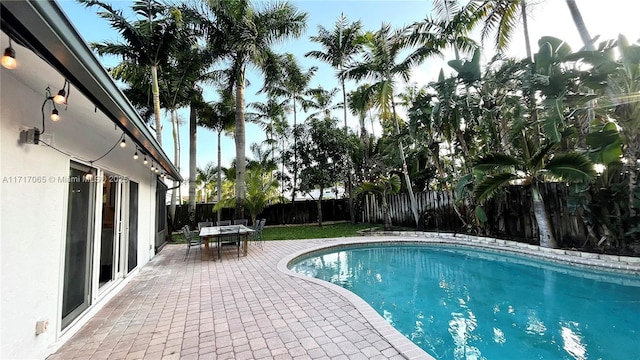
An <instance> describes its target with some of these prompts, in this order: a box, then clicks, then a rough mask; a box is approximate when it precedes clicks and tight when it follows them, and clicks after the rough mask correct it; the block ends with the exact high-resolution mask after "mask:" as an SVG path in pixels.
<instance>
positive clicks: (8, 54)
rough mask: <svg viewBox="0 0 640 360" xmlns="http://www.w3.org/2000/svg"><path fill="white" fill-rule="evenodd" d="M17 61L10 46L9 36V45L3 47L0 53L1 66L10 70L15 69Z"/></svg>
mask: <svg viewBox="0 0 640 360" xmlns="http://www.w3.org/2000/svg"><path fill="white" fill-rule="evenodd" d="M17 65H18V63H17V62H16V51H15V50H13V46H11V38H9V47H8V48H6V49H4V55H2V66H4V67H5V68H7V69H9V70H12V69H15V68H16V66H17Z"/></svg>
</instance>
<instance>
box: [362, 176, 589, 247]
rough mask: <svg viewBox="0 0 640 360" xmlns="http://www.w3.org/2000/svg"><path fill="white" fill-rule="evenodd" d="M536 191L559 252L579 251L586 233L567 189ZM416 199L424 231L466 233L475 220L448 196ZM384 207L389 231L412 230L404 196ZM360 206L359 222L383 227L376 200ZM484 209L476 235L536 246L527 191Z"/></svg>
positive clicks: (514, 191)
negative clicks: (392, 228) (483, 220)
mask: <svg viewBox="0 0 640 360" xmlns="http://www.w3.org/2000/svg"><path fill="white" fill-rule="evenodd" d="M540 191H541V193H542V196H543V197H544V200H545V206H546V208H547V211H548V213H549V216H550V218H551V223H552V225H553V231H554V235H555V237H556V239H557V241H558V243H559V244H560V246H564V247H581V246H582V245H583V243H584V239H586V230H585V227H584V224H583V222H582V220H580V219H578V218H577V217H576V216H575V215H572V214H570V212H569V210H568V207H567V197H568V187H567V186H566V185H565V184H560V183H548V184H542V186H541V188H540ZM415 196H416V202H417V204H418V213H419V215H420V225H421V227H422V228H423V229H425V230H436V231H445V232H455V233H462V232H467V231H469V230H471V228H472V226H468V227H467V228H465V223H470V222H472V221H473V220H474V217H473V209H471V208H470V207H468V206H467V204H456V201H455V197H454V195H453V193H452V192H450V191H430V192H419V193H416V194H415ZM387 201H388V203H389V208H390V209H389V211H390V214H391V220H392V223H393V225H394V226H408V227H415V221H414V219H413V214H412V212H411V204H410V201H409V196H408V194H397V195H390V196H388V197H387ZM361 206H362V208H361V213H360V214H361V217H360V219H361V220H362V221H363V222H369V223H380V224H381V223H383V218H382V216H383V214H382V205H381V202H380V200H379V199H377V198H376V197H374V196H373V195H367V196H366V197H365V199H364V200H363V202H362V204H361ZM483 208H484V210H485V212H486V214H487V218H488V220H487V223H486V224H485V225H484V227H483V228H481V231H480V234H481V235H488V236H494V237H498V238H509V239H517V240H521V241H526V242H529V243H537V242H538V226H537V224H536V220H535V216H534V213H533V203H532V199H531V193H530V191H529V190H528V189H527V188H525V187H523V186H509V187H506V188H505V189H504V190H503V192H502V193H501V194H500V195H498V196H497V197H496V198H495V199H493V200H491V201H489V202H487V203H486V204H485V205H484V206H483ZM476 229H477V228H476Z"/></svg>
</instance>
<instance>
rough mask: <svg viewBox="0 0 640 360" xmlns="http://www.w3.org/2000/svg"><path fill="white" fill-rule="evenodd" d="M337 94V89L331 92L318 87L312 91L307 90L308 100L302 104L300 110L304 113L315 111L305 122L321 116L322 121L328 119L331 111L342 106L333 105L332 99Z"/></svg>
mask: <svg viewBox="0 0 640 360" xmlns="http://www.w3.org/2000/svg"><path fill="white" fill-rule="evenodd" d="M337 92H338V88H333V89H331V90H325V89H324V88H323V87H322V86H318V87H317V88H314V89H309V90H308V91H307V95H308V96H309V98H308V99H307V100H306V101H305V102H303V104H302V108H303V110H304V111H306V112H308V111H309V110H315V112H312V113H311V114H309V116H307V121H309V120H311V119H313V118H316V117H318V115H322V116H321V118H322V119H330V118H331V112H332V111H333V110H337V109H341V108H342V107H343V106H342V104H334V103H333V98H334V96H335V95H336V93H337Z"/></svg>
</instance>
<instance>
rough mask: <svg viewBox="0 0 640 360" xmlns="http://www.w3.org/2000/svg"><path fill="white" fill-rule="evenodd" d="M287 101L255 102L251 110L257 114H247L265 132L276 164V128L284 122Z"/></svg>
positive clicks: (272, 99)
mask: <svg viewBox="0 0 640 360" xmlns="http://www.w3.org/2000/svg"><path fill="white" fill-rule="evenodd" d="M286 103H287V100H284V101H281V102H278V101H277V100H276V98H275V97H274V96H269V98H268V99H267V102H266V103H264V102H253V103H250V104H249V106H248V107H249V108H252V109H254V110H255V112H251V113H247V115H249V116H250V117H251V119H252V120H251V121H252V122H254V123H257V124H258V125H260V127H261V128H262V130H264V132H265V134H266V136H267V139H266V140H265V142H266V144H267V145H268V146H270V147H271V151H270V154H271V157H272V158H271V160H272V161H273V162H274V163H275V161H276V160H275V156H276V146H277V145H278V140H276V138H275V137H276V135H277V133H276V126H277V124H278V123H281V122H284V121H286V120H285V111H286V109H287V105H286ZM271 180H273V171H272V172H271Z"/></svg>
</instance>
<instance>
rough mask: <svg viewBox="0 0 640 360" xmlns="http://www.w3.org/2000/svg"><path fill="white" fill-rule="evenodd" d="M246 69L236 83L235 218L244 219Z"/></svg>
mask: <svg viewBox="0 0 640 360" xmlns="http://www.w3.org/2000/svg"><path fill="white" fill-rule="evenodd" d="M244 83H245V72H244V69H243V70H242V71H241V74H240V75H239V77H238V80H237V84H236V134H235V140H236V210H235V218H236V219H244V196H245V179H244V175H245V170H246V166H247V164H246V161H245V150H246V145H245V132H244V131H245V129H244V85H245V84H244Z"/></svg>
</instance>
